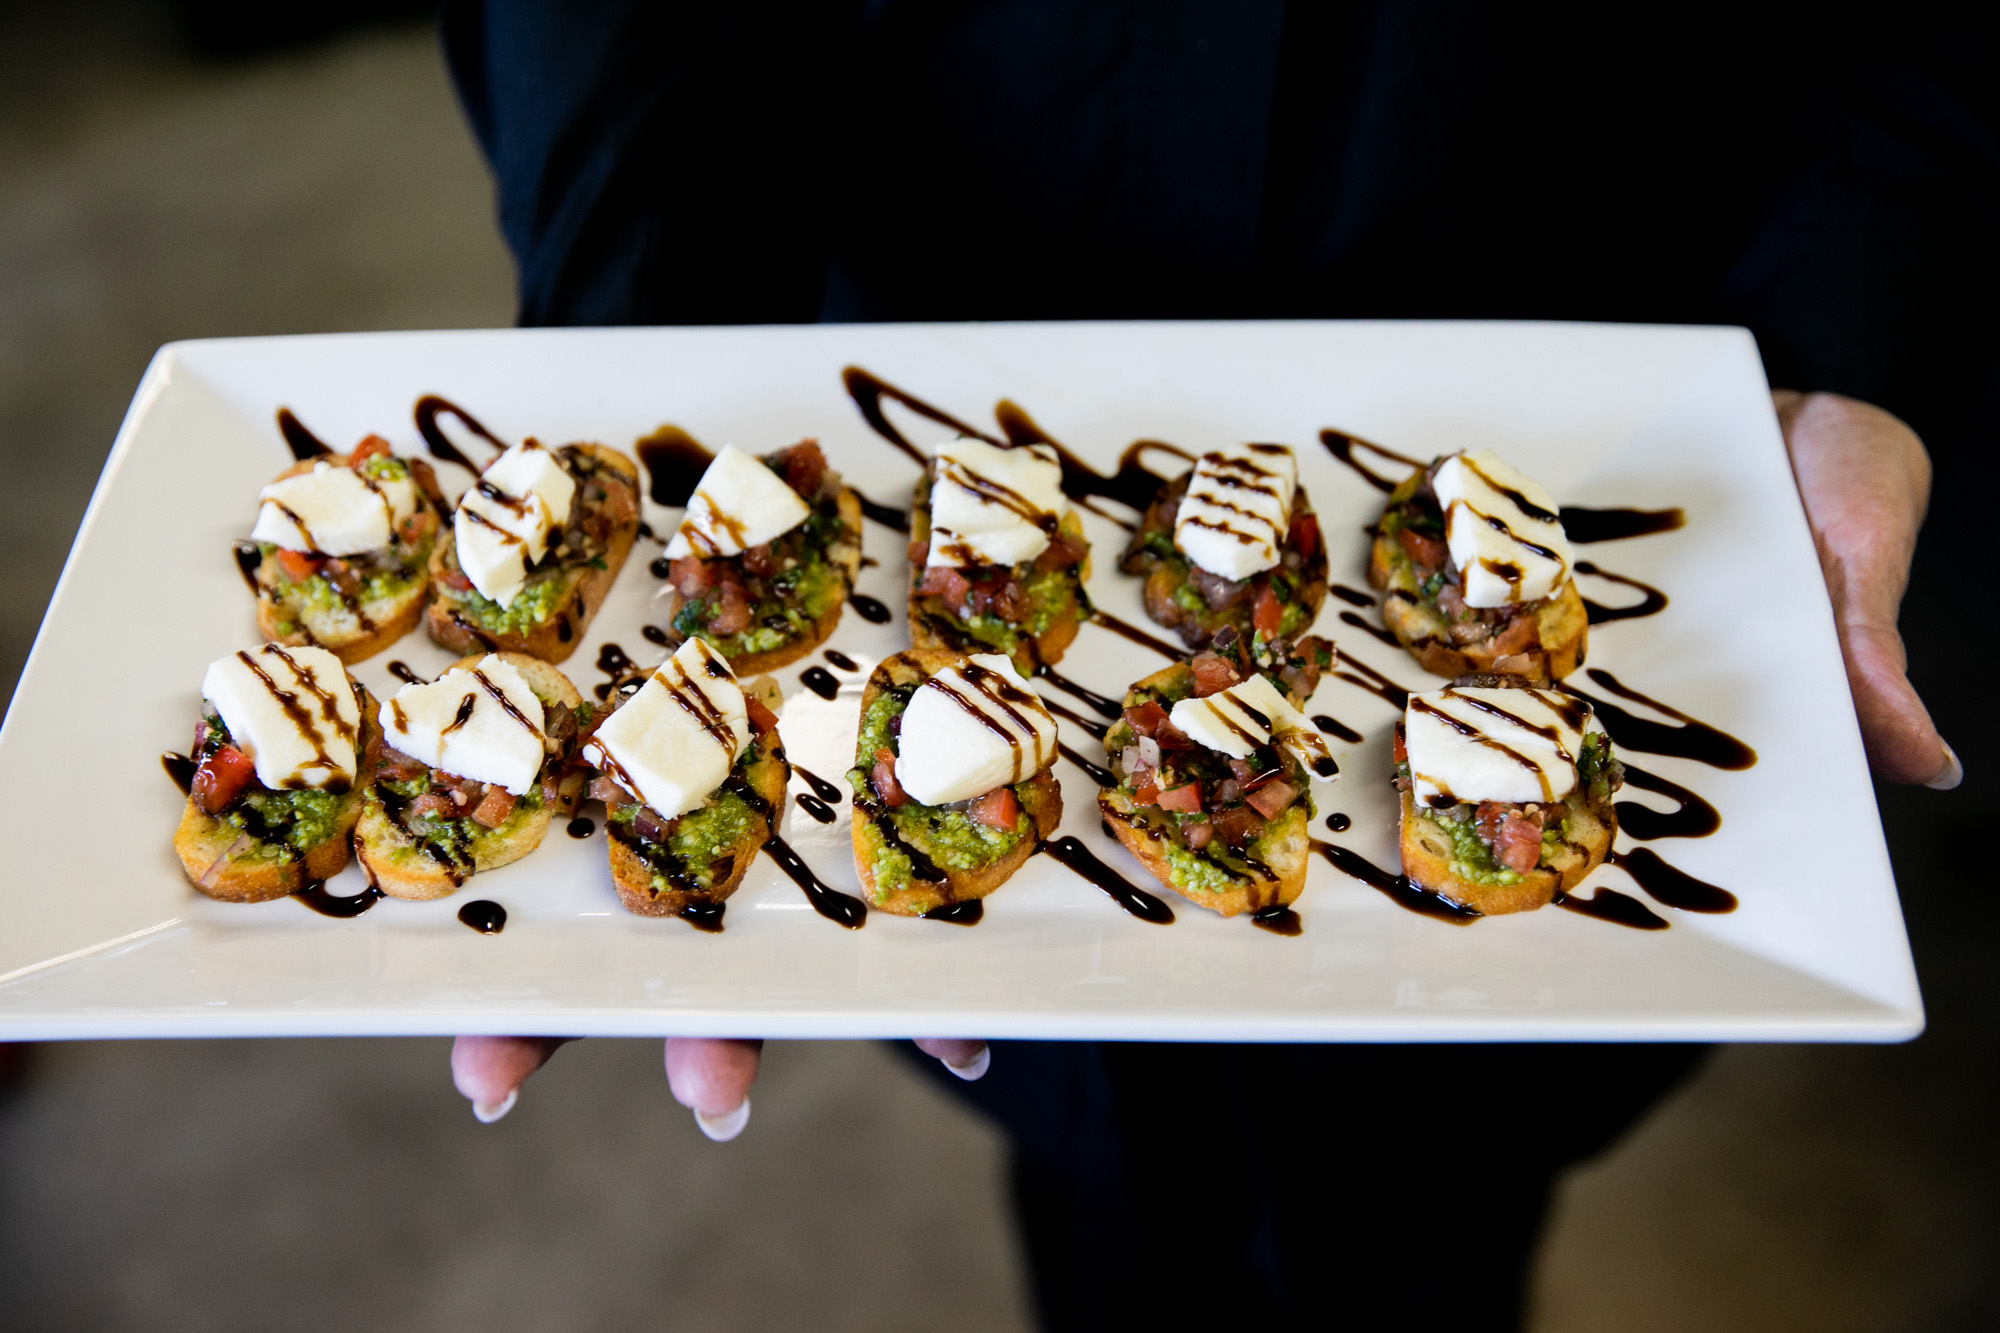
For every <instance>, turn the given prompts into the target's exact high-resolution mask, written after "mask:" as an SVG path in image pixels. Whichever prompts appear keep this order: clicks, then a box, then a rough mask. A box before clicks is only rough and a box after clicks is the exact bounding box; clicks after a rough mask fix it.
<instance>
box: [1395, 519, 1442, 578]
mask: <svg viewBox="0 0 2000 1333" xmlns="http://www.w3.org/2000/svg"><path fill="white" fill-rule="evenodd" d="M1396 539H1397V540H1398V541H1400V542H1402V544H1403V553H1404V554H1405V555H1407V556H1409V557H1410V559H1412V560H1414V561H1415V562H1416V563H1417V567H1418V568H1419V569H1422V570H1424V571H1426V572H1429V571H1430V570H1434V569H1443V568H1444V562H1445V556H1446V555H1447V554H1448V553H1449V548H1448V547H1446V546H1445V544H1444V538H1442V537H1433V536H1431V535H1430V534H1429V533H1425V532H1418V531H1416V530H1415V529H1414V528H1401V529H1399V530H1398V531H1397V533H1396Z"/></svg>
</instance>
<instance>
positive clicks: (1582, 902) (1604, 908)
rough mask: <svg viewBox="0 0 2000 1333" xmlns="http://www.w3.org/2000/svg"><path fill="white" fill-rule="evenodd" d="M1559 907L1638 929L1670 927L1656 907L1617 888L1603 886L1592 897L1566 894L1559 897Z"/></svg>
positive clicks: (1557, 901)
mask: <svg viewBox="0 0 2000 1333" xmlns="http://www.w3.org/2000/svg"><path fill="white" fill-rule="evenodd" d="M1556 906H1557V907H1560V908H1562V909H1563V910H1564V911H1569V912H1575V913H1576V914H1577V915H1579V916H1590V917H1596V918H1597V919H1598V920H1599V921H1609V922H1611V923H1612V924H1613V925H1619V926H1630V927H1631V928H1632V929H1634V930H1665V929H1666V928H1667V923H1666V920H1665V919H1664V918H1662V917H1661V916H1660V915H1659V914H1658V913H1656V912H1655V911H1653V909H1652V908H1650V907H1648V906H1646V904H1644V903H1642V902H1640V901H1639V900H1638V899H1637V898H1633V897H1630V896H1628V895H1626V894H1623V893H1620V892H1618V890H1616V889H1599V890H1598V891H1597V893H1596V894H1595V895H1594V896H1592V897H1589V898H1578V897H1575V896H1572V895H1565V896H1563V897H1561V898H1558V899H1556Z"/></svg>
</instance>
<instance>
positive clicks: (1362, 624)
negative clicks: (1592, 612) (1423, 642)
mask: <svg viewBox="0 0 2000 1333" xmlns="http://www.w3.org/2000/svg"><path fill="white" fill-rule="evenodd" d="M1340 623H1341V624H1343V625H1352V626H1354V628H1356V629H1358V630H1366V631H1367V632H1368V633H1370V634H1372V635H1374V636H1375V637H1376V638H1378V639H1380V640H1381V641H1382V642H1384V643H1386V644H1388V645H1389V646H1390V647H1392V648H1400V647H1402V646H1403V645H1402V641H1401V640H1400V639H1398V638H1397V637H1396V636H1395V635H1393V634H1391V633H1390V632H1389V631H1388V630H1386V629H1383V628H1382V627H1381V626H1380V625H1371V624H1369V623H1368V622H1367V621H1365V620H1363V619H1362V618H1361V617H1360V616H1357V615H1355V614H1354V613H1353V612H1352V611H1342V612H1341V613H1340ZM1590 623H1591V624H1593V625H1594V624H1596V623H1597V622H1596V621H1594V620H1593V621H1591V622H1590Z"/></svg>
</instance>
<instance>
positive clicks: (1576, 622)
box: [1368, 467, 1590, 684]
mask: <svg viewBox="0 0 2000 1333" xmlns="http://www.w3.org/2000/svg"><path fill="white" fill-rule="evenodd" d="M1426 471H1427V468H1425V467H1419V468H1418V469H1417V470H1416V471H1415V472H1414V473H1413V474H1411V476H1410V477H1409V478H1408V479H1407V480H1405V481H1404V482H1403V483H1402V485H1400V486H1398V487H1397V488H1396V489H1395V491H1394V492H1393V493H1392V494H1391V495H1390V496H1389V502H1388V503H1389V505H1390V506H1395V505H1398V504H1401V503H1402V502H1403V501H1405V500H1407V499H1409V497H1410V496H1411V494H1413V493H1414V492H1415V491H1416V489H1417V486H1418V484H1419V483H1421V482H1422V481H1423V478H1424V473H1425V472H1426ZM1368 584H1369V586H1370V587H1372V588H1374V589H1376V590H1377V591H1379V592H1381V593H1382V594H1383V598H1382V623H1383V624H1385V625H1387V626H1388V627H1389V632H1390V633H1392V634H1394V635H1395V636H1396V641H1397V642H1398V643H1400V644H1402V645H1403V647H1405V648H1407V649H1408V650H1409V652H1410V656H1412V657H1414V658H1416V659H1417V664H1418V665H1419V666H1421V667H1423V669H1424V670H1426V671H1429V672H1431V673H1433V674H1435V675H1439V676H1463V675H1466V674H1468V673H1475V672H1496V673H1499V674H1501V675H1507V676H1514V677H1518V678H1519V679H1522V680H1527V681H1536V682H1544V683H1551V684H1552V683H1554V682H1555V681H1559V680H1561V679H1562V678H1563V677H1564V676H1567V675H1569V674H1570V673H1571V672H1573V671H1575V670H1576V669H1577V668H1578V667H1580V666H1582V665H1583V659H1584V654H1585V653H1586V652H1587V651H1588V649H1589V641H1590V615H1589V613H1588V612H1587V611H1586V610H1585V609H1584V605H1583V595H1582V594H1581V593H1579V592H1578V591H1577V590H1576V580H1575V579H1564V580H1563V585H1562V587H1560V588H1557V589H1556V590H1555V591H1554V592H1553V593H1551V594H1549V595H1548V596H1547V597H1545V598H1543V599H1542V600H1541V602H1540V604H1539V605H1537V606H1536V608H1535V613H1534V614H1535V634H1536V637H1537V638H1538V639H1539V640H1540V646H1538V647H1536V648H1533V649H1530V650H1529V651H1527V652H1524V653H1512V654H1506V655H1501V654H1498V653H1495V652H1494V650H1493V647H1492V643H1491V641H1490V640H1489V641H1488V642H1485V643H1474V644H1461V643H1454V642H1453V641H1452V634H1451V625H1450V622H1448V621H1447V620H1446V619H1445V618H1444V616H1443V615H1442V614H1441V613H1439V612H1438V611H1437V610H1436V609H1435V608H1433V607H1428V606H1425V605H1424V604H1423V602H1422V600H1421V598H1420V597H1419V590H1418V586H1417V567H1416V565H1415V564H1413V563H1412V562H1411V560H1410V558H1409V557H1408V556H1407V555H1405V554H1404V553H1403V548H1402V544H1401V543H1400V542H1399V541H1398V540H1397V539H1396V537H1395V536H1394V535H1393V534H1389V533H1384V532H1382V531H1380V530H1379V529H1378V530H1377V532H1376V534H1375V541H1374V544H1373V545H1372V546H1371V547H1370V548H1369V551H1368Z"/></svg>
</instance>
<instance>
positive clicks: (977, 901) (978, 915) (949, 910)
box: [917, 898, 986, 926]
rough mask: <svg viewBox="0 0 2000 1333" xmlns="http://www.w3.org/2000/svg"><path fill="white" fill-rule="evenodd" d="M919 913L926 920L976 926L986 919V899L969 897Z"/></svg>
mask: <svg viewBox="0 0 2000 1333" xmlns="http://www.w3.org/2000/svg"><path fill="white" fill-rule="evenodd" d="M917 915H918V916H920V917H922V918H923V919H924V920H926V921H943V922H945V923H946V924H948V925H953V926H976V925H978V924H979V923H980V922H981V921H984V920H985V919H986V900H985V899H984V898H968V899H966V900H965V901H964V902H962V903H946V904H945V905H944V906H942V907H933V908H932V909H931V910H930V911H928V912H919V913H917Z"/></svg>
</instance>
